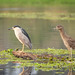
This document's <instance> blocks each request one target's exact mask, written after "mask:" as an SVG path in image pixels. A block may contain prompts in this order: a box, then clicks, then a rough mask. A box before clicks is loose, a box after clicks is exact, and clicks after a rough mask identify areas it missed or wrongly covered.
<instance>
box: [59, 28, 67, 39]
mask: <svg viewBox="0 0 75 75" xmlns="http://www.w3.org/2000/svg"><path fill="white" fill-rule="evenodd" d="M59 32H60V35H61V38H62V39H65V38H66V37H67V36H66V34H65V32H64V29H61V30H59Z"/></svg>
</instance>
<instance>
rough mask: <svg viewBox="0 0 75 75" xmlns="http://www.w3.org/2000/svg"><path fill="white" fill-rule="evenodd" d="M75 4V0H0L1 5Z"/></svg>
mask: <svg viewBox="0 0 75 75" xmlns="http://www.w3.org/2000/svg"><path fill="white" fill-rule="evenodd" d="M51 5H52V6H56V5H66V6H67V5H69V6H70V5H75V0H10V1H9V0H0V7H25V6H51Z"/></svg>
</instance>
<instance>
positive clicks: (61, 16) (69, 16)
mask: <svg viewBox="0 0 75 75" xmlns="http://www.w3.org/2000/svg"><path fill="white" fill-rule="evenodd" d="M0 17H4V18H28V19H30V18H31V19H48V20H75V13H50V12H36V13H35V12H21V13H17V12H14V13H9V12H8V13H0Z"/></svg>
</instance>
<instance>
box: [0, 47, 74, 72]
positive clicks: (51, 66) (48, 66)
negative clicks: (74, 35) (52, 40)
mask: <svg viewBox="0 0 75 75" xmlns="http://www.w3.org/2000/svg"><path fill="white" fill-rule="evenodd" d="M24 52H25V53H31V54H33V55H40V58H39V57H37V58H36V60H29V59H28V60H26V59H23V58H17V57H15V56H14V55H13V49H8V50H3V51H0V64H8V62H12V63H19V64H20V65H19V66H17V68H19V67H23V66H25V67H33V66H34V67H35V69H36V70H42V71H50V70H60V69H62V68H65V69H68V68H69V67H72V69H73V70H75V58H74V57H73V58H72V59H69V58H68V50H63V49H51V48H48V49H34V50H25V51H24ZM45 54H46V55H50V54H51V55H53V57H49V58H46V57H45V56H44V58H41V56H43V55H45ZM74 54H75V50H73V55H74ZM13 67H15V66H13ZM62 73H63V72H62Z"/></svg>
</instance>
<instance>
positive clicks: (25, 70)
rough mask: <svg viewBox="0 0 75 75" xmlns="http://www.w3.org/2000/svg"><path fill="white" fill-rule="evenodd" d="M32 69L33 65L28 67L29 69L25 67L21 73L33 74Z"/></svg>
mask: <svg viewBox="0 0 75 75" xmlns="http://www.w3.org/2000/svg"><path fill="white" fill-rule="evenodd" d="M31 71H32V67H28V68H27V69H24V67H23V70H22V72H21V73H20V74H19V75H31Z"/></svg>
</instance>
